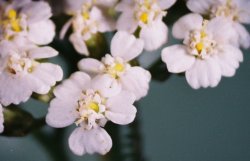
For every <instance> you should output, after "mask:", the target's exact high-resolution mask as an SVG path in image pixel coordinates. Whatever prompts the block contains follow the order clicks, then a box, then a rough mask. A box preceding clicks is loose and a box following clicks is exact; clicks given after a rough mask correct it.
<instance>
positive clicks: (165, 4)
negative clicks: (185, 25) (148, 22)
mask: <svg viewBox="0 0 250 161" xmlns="http://www.w3.org/2000/svg"><path fill="white" fill-rule="evenodd" d="M175 2H176V0H158V3H159V5H160V7H161V9H163V10H165V9H168V8H170V7H171V6H173V5H174V4H175Z"/></svg>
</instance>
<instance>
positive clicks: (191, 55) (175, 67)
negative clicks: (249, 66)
mask: <svg viewBox="0 0 250 161" xmlns="http://www.w3.org/2000/svg"><path fill="white" fill-rule="evenodd" d="M232 30H233V29H232V26H231V23H229V22H228V21H226V20H225V19H221V18H214V19H212V20H211V21H207V20H204V19H203V18H202V17H201V16H200V15H198V14H188V15H186V16H183V17H182V18H180V19H179V20H178V21H177V22H176V23H175V24H174V26H173V35H174V37H175V38H178V39H184V41H183V43H184V45H173V46H170V47H166V48H165V49H163V51H162V60H163V61H164V62H165V63H166V64H167V68H168V71H170V72H172V73H181V72H185V74H186V79H187V82H188V83H189V85H190V86H191V87H192V88H194V89H198V88H200V87H203V88H207V87H215V86H217V85H218V83H219V82H220V80H221V76H226V77H231V76H233V75H234V74H235V71H236V69H237V68H238V67H239V63H240V62H242V61H243V54H242V52H241V51H240V50H239V49H238V48H237V47H235V46H233V45H231V43H230V39H231V38H232V34H231V33H232Z"/></svg>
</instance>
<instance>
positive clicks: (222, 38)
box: [207, 17, 237, 44]
mask: <svg viewBox="0 0 250 161" xmlns="http://www.w3.org/2000/svg"><path fill="white" fill-rule="evenodd" d="M207 32H208V33H210V34H211V35H212V36H213V39H214V40H215V41H216V42H217V43H219V44H228V43H229V42H230V41H231V40H233V39H237V37H236V35H235V31H234V28H233V23H232V22H231V21H229V20H227V19H225V18H222V17H217V18H213V19H212V20H211V21H209V22H208V24H207Z"/></svg>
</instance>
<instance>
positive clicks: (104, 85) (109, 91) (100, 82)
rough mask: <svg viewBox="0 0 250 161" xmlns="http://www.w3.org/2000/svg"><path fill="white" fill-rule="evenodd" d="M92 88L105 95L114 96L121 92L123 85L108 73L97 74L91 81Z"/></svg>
mask: <svg viewBox="0 0 250 161" xmlns="http://www.w3.org/2000/svg"><path fill="white" fill-rule="evenodd" d="M91 87H92V89H94V90H96V91H98V92H100V94H101V95H102V96H104V97H108V98H109V97H112V96H115V95H117V94H118V93H120V91H121V85H120V84H118V82H117V80H116V79H114V78H113V77H111V76H110V75H108V74H104V75H97V76H96V77H94V78H93V79H92V81H91Z"/></svg>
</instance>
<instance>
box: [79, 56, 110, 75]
mask: <svg viewBox="0 0 250 161" xmlns="http://www.w3.org/2000/svg"><path fill="white" fill-rule="evenodd" d="M78 68H79V69H80V70H81V71H84V72H86V73H88V74H90V75H96V74H99V73H101V72H102V71H103V70H104V68H105V67H104V65H103V63H102V62H100V61H99V60H97V59H93V58H86V59H82V60H80V61H79V62H78Z"/></svg>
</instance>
